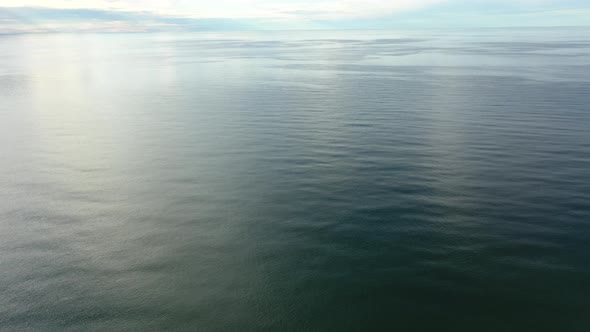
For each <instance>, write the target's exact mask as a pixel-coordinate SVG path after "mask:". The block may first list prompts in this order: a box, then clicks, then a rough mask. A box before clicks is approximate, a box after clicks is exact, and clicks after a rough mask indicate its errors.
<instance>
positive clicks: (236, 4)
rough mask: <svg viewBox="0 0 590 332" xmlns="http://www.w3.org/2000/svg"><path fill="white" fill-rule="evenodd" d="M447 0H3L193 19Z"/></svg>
mask: <svg viewBox="0 0 590 332" xmlns="http://www.w3.org/2000/svg"><path fill="white" fill-rule="evenodd" d="M445 1H447V0H3V1H2V3H1V4H0V6H3V7H49V8H60V9H70V8H76V9H78V8H84V9H108V10H125V11H148V12H153V13H157V14H161V15H174V16H186V17H193V18H300V19H338V18H359V17H363V18H365V17H373V16H383V15H387V14H392V13H396V12H400V11H407V10H414V9H420V8H423V7H426V6H429V5H433V4H436V3H440V2H445Z"/></svg>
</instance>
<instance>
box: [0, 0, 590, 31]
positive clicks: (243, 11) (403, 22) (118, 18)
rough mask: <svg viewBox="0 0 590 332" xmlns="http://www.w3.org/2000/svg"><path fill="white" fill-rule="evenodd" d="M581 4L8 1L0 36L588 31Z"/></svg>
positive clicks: (526, 0) (564, 0)
mask: <svg viewBox="0 0 590 332" xmlns="http://www.w3.org/2000/svg"><path fill="white" fill-rule="evenodd" d="M588 17H590V2H588V1H586V0H583V1H580V0H560V1H556V0H510V1H509V0H215V1H211V0H159V1H150V0H76V1H72V0H3V1H2V3H1V4H0V33H15V32H54V31H59V32H62V31H64V32H74V31H97V32H140V31H178V30H182V31H194V30H264V29H332V28H335V29H340V28H342V29H347V28H348V29H352V28H354V29H359V28H362V29H373V28H422V27H424V28H430V27H442V28H444V27H480V26H481V27H489V26H492V27H493V26H496V27H500V26H580V25H584V26H589V25H590V19H588Z"/></svg>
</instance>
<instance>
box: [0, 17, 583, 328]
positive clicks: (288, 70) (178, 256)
mask: <svg viewBox="0 0 590 332" xmlns="http://www.w3.org/2000/svg"><path fill="white" fill-rule="evenodd" d="M589 105H590V30H588V29H554V30H547V29H546V30H543V29H527V30H474V31H431V32H395V31H380V32H371V31H363V32H355V31H343V32H264V33H234V32H232V33H195V34H129V35H117V34H113V35H109V34H95V35H93V34H86V35H85V34H81V35H68V34H63V35H61V34H47V35H20V36H2V37H0V330H6V331H27V330H30V331H92V330H97V331H98V330H100V331H116V330H119V331H122V330H129V331H157V330H178V331H185V330H186V331H191V330H192V331H470V332H471V331H493V332H499V331H519V332H520V331H535V332H537V331H589V330H590V106H589Z"/></svg>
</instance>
